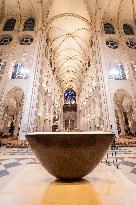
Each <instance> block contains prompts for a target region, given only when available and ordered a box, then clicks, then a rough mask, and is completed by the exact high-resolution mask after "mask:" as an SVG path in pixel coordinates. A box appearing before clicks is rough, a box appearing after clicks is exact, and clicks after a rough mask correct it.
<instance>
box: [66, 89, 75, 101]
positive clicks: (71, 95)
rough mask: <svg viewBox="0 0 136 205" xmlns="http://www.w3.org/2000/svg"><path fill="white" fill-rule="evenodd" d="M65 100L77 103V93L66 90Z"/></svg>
mask: <svg viewBox="0 0 136 205" xmlns="http://www.w3.org/2000/svg"><path fill="white" fill-rule="evenodd" d="M64 99H65V102H66V101H76V93H75V92H74V91H73V90H66V92H65V94H64Z"/></svg>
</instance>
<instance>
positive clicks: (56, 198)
mask: <svg viewBox="0 0 136 205" xmlns="http://www.w3.org/2000/svg"><path fill="white" fill-rule="evenodd" d="M5 204H6V205H81V204H82V205H136V148H121V149H118V150H115V151H111V150H109V152H108V153H107V154H106V155H105V157H104V159H103V160H102V162H101V163H100V164H99V166H98V167H97V168H96V169H95V170H94V171H93V172H92V173H91V174H90V175H88V176H87V177H85V178H84V180H82V181H78V182H71V183H67V182H62V181H59V180H55V178H54V177H52V176H51V175H49V174H48V173H47V172H46V171H45V170H44V169H43V168H42V166H41V165H40V164H39V162H38V160H37V159H36V158H35V156H34V154H33V152H32V151H31V150H30V149H5V148H1V150H0V205H5Z"/></svg>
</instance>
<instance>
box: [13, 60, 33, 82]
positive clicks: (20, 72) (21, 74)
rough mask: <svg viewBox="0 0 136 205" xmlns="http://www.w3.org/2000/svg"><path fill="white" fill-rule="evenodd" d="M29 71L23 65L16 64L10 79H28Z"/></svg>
mask: <svg viewBox="0 0 136 205" xmlns="http://www.w3.org/2000/svg"><path fill="white" fill-rule="evenodd" d="M29 74H30V72H29V70H28V69H27V68H26V67H25V66H24V65H23V64H16V65H15V66H14V68H13V71H12V75H11V79H28V78H29Z"/></svg>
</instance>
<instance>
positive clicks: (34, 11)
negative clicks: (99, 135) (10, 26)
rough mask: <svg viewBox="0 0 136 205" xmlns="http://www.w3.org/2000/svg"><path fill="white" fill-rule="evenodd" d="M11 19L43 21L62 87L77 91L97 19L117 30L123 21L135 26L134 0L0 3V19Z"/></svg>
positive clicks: (16, 0)
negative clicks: (113, 25) (114, 26)
mask: <svg viewBox="0 0 136 205" xmlns="http://www.w3.org/2000/svg"><path fill="white" fill-rule="evenodd" d="M98 11H99V12H98ZM11 16H16V17H17V18H18V21H20V23H21V21H22V20H23V19H24V18H25V17H29V16H34V17H35V18H36V19H37V22H38V21H40V19H41V20H42V23H43V24H44V26H45V27H46V31H47V33H48V38H49V49H50V52H51V58H52V61H53V64H54V67H55V70H56V72H57V76H58V77H59V79H60V82H61V85H62V88H63V89H64V90H65V89H67V88H69V87H71V88H73V89H74V90H75V91H77V90H79V88H80V87H81V85H82V80H83V78H82V76H83V75H84V72H85V70H86V64H87V62H88V60H89V57H90V56H91V52H92V51H91V39H92V36H93V31H94V29H95V20H96V18H97V19H98V16H99V18H100V21H112V22H114V24H115V25H116V26H117V27H120V26H121V25H122V23H123V22H128V23H131V24H132V25H133V26H134V24H135V22H136V21H135V20H136V0H86V1H85V0H29V1H28V0H1V1H0V18H1V19H2V18H9V17H11ZM40 25H41V24H40Z"/></svg>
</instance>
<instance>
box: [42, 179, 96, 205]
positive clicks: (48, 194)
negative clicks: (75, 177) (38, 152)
mask: <svg viewBox="0 0 136 205" xmlns="http://www.w3.org/2000/svg"><path fill="white" fill-rule="evenodd" d="M40 205H100V200H99V194H98V192H97V191H96V189H95V187H94V185H93V184H90V183H89V182H88V181H86V180H82V181H77V182H63V181H60V180H56V181H54V182H53V183H51V184H50V185H49V186H48V187H47V188H46V190H45V191H44V193H43V197H42V200H41V203H40Z"/></svg>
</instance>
